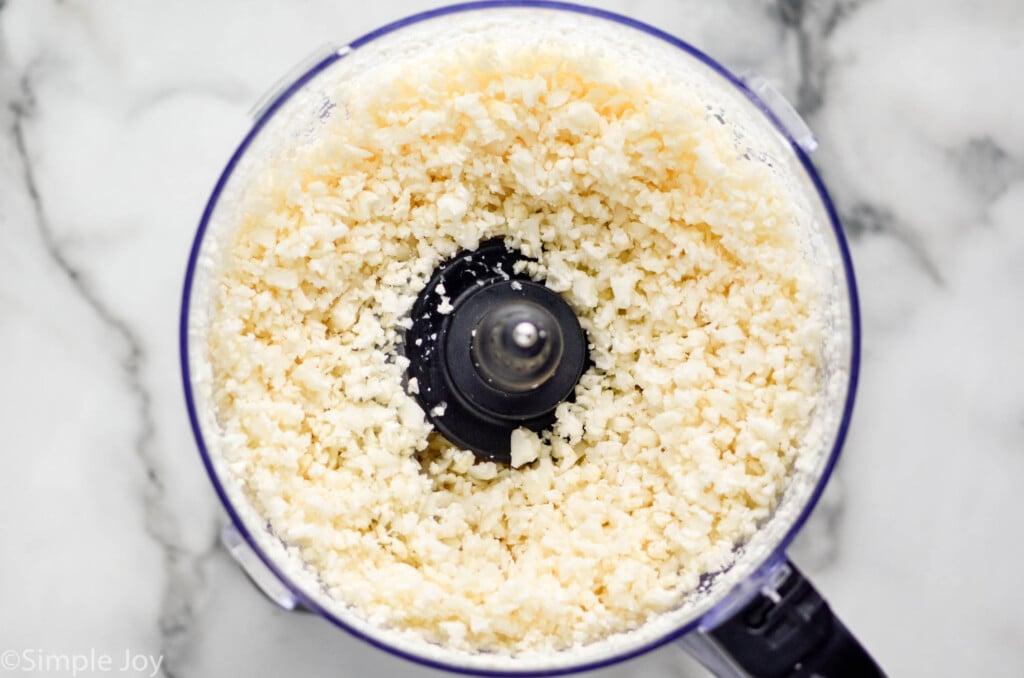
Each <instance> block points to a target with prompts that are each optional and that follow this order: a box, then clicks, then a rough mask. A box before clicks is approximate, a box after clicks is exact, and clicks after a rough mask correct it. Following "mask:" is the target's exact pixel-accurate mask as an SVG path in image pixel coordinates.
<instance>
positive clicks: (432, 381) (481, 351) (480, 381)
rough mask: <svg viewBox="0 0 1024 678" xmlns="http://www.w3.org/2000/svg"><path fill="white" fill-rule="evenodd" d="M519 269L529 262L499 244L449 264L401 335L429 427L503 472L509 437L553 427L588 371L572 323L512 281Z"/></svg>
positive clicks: (523, 280) (555, 300)
mask: <svg viewBox="0 0 1024 678" xmlns="http://www.w3.org/2000/svg"><path fill="white" fill-rule="evenodd" d="M521 261H529V259H527V258H526V257H525V256H523V255H522V254H521V253H520V252H518V251H516V250H510V249H508V248H507V247H506V246H505V243H504V242H503V241H501V240H492V241H487V242H485V243H483V244H481V245H480V247H479V248H478V249H476V250H474V251H467V252H462V253H460V254H458V255H456V256H455V257H453V258H452V259H450V260H448V261H447V262H445V263H444V264H443V265H442V266H440V267H439V268H438V269H437V270H436V271H435V272H434V275H433V277H432V278H431V279H430V282H429V283H427V286H426V287H425V288H424V289H423V291H422V292H421V293H420V295H419V297H418V298H417V300H416V303H415V305H414V306H413V311H412V321H413V325H412V328H410V329H409V330H408V332H406V336H405V350H406V357H407V358H408V359H409V367H408V369H407V376H408V378H409V382H410V388H409V390H410V392H411V393H413V394H414V395H415V397H416V399H417V401H418V402H419V404H420V406H421V407H422V408H423V411H424V412H425V413H426V415H427V417H428V418H429V419H430V421H431V423H432V424H433V425H434V426H435V427H436V428H437V430H438V431H440V432H441V434H442V435H444V437H445V438H447V439H448V440H450V441H451V442H452V443H454V444H456V445H458V446H459V447H462V448H464V449H468V450H472V451H473V452H474V453H476V455H477V456H479V457H482V458H485V459H489V460H494V461H501V462H505V463H509V462H510V460H511V454H510V451H509V444H510V439H511V435H512V431H514V430H515V429H516V428H519V427H520V426H523V427H526V428H529V429H531V430H534V431H542V430H544V429H546V428H549V427H550V426H551V424H552V423H554V418H555V415H554V411H555V407H557V406H558V403H560V402H562V401H563V400H566V399H567V398H569V397H571V396H572V393H573V390H574V389H575V387H576V384H577V382H578V381H579V379H580V376H581V375H582V374H583V371H584V369H585V368H586V366H587V362H588V357H587V338H586V334H585V333H584V331H583V329H582V328H581V327H580V324H579V320H578V319H577V318H576V314H575V313H574V312H573V310H572V308H571V307H570V306H569V305H568V304H567V303H566V302H565V300H564V299H562V297H561V296H559V295H558V293H556V292H554V291H552V290H550V289H548V288H547V287H545V286H544V285H541V284H538V283H536V282H533V281H532V280H530V279H529V277H528V276H526V274H525V273H522V272H520V273H516V272H515V268H516V263H517V262H521ZM445 302H447V304H446V303H445ZM448 304H450V306H451V308H450V310H449V309H448V308H447V305H448ZM441 309H445V310H448V312H447V313H444V312H442V310H441ZM413 379H415V386H412V384H413V381H412V380H413Z"/></svg>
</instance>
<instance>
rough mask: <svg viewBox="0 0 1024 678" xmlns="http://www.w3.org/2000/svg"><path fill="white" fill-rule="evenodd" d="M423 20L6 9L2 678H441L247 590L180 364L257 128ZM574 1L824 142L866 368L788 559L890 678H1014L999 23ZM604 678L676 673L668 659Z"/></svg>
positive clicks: (260, 8)
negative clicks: (753, 94)
mask: <svg viewBox="0 0 1024 678" xmlns="http://www.w3.org/2000/svg"><path fill="white" fill-rule="evenodd" d="M434 4H436V3H430V2H419V1H417V2H397V1H395V0H377V1H376V2H366V3H363V2H360V3H355V2H343V1H340V0H303V1H301V2H283V1H280V2H277V1H272V0H259V1H257V2H242V0H238V1H228V0H224V1H218V2H202V1H201V0H188V1H178V2H163V1H156V0H140V1H129V0H109V1H95V2H86V1H85V0H64V1H61V0H6V2H4V0H0V233H2V235H3V245H2V246H0V355H2V356H3V363H2V364H3V377H2V379H0V405H2V408H0V413H2V414H0V421H2V422H3V448H4V452H3V454H2V455H0V506H2V508H3V510H2V511H0V535H2V537H3V542H4V546H3V556H2V557H0V600H2V601H3V604H2V605H0V610H2V611H0V651H4V652H6V651H9V650H12V649H13V650H15V651H17V652H19V653H20V655H21V656H20V659H19V661H21V662H22V664H21V666H20V667H12V666H9V665H7V664H5V665H4V667H3V668H0V674H3V675H7V674H10V675H16V674H17V673H19V672H20V673H25V674H32V671H30V670H29V668H31V667H29V663H30V662H29V660H32V662H31V663H34V664H35V665H36V666H35V668H36V669H40V670H37V671H36V672H35V675H71V672H70V671H64V670H63V669H62V668H61V667H60V666H58V665H56V664H51V665H50V666H46V665H44V664H43V662H42V660H43V659H44V658H45V657H47V656H54V655H61V654H72V653H88V652H90V651H93V652H101V653H109V654H110V655H111V656H112V657H113V662H114V667H113V668H117V666H118V665H120V664H121V663H123V661H124V660H125V654H126V653H128V655H129V656H128V657H127V658H128V659H129V660H132V659H136V658H137V659H140V660H141V659H142V658H143V657H145V658H148V659H150V660H158V661H159V667H158V668H157V670H155V671H151V669H149V668H142V666H143V665H142V664H137V665H136V666H135V667H134V668H132V669H131V670H132V671H135V674H136V675H151V674H152V673H157V674H162V675H166V676H175V677H183V678H201V677H204V676H210V677H214V676H224V675H254V676H283V675H296V676H299V675H301V676H311V677H316V676H325V677H326V676H363V675H388V676H421V675H427V674H431V673H432V674H438V672H436V671H430V670H427V669H423V668H420V667H418V666H415V665H413V664H409V663H406V662H404V661H402V660H399V659H395V658H393V657H391V656H389V655H387V654H384V653H383V652H381V651H379V650H376V649H373V648H371V647H369V646H367V645H365V644H363V643H361V642H359V641H357V640H355V639H353V638H350V637H349V636H348V635H346V634H345V633H343V632H341V631H339V630H337V629H336V628H334V627H332V626H331V625H330V624H328V623H327V622H325V621H323V620H320V619H318V618H316V617H313V616H312V615H300V614H289V613H285V612H283V611H281V610H278V609H277V608H275V607H274V606H273V605H272V604H271V603H269V602H268V601H267V600H266V599H265V598H263V597H262V596H261V595H260V594H259V593H258V592H257V591H256V590H255V589H254V588H253V587H252V586H251V585H250V583H249V582H248V581H247V580H246V578H245V577H244V576H243V574H242V573H241V572H240V571H239V570H238V568H237V567H236V566H235V564H234V563H233V561H231V560H230V558H229V557H228V556H227V555H226V553H225V551H224V550H223V549H222V548H221V547H220V546H219V544H218V541H217V533H218V530H219V527H220V526H221V524H222V523H223V520H224V514H223V511H222V509H221V507H220V506H219V504H218V503H217V500H216V498H215V496H214V493H213V491H212V489H211V487H210V485H209V482H208V480H207V478H206V476H205V474H204V472H203V469H202V467H201V464H200V462H199V457H198V454H197V453H196V449H195V445H194V442H193V440H192V434H191V431H190V429H189V426H188V421H187V417H186V414H185V408H184V404H183V398H182V392H181V385H180V379H179V372H178V351H177V321H178V305H179V296H180V289H181V283H182V277H183V273H184V267H185V261H186V257H187V252H188V248H189V247H190V244H191V240H192V236H193V232H194V229H195V225H196V223H197V221H198V217H199V214H200V212H201V209H202V207H203V205H204V202H205V200H206V198H207V196H208V194H209V192H210V189H211V187H212V185H213V183H214V181H215V179H216V177H217V175H218V174H219V172H220V171H221V168H222V167H223V165H224V163H225V161H226V159H227V157H228V155H229V154H230V153H231V151H232V150H233V148H234V146H235V145H236V144H237V143H238V141H239V140H240V138H241V136H242V134H243V133H244V131H245V130H246V128H247V126H248V124H249V118H248V117H247V112H248V110H249V109H250V107H251V105H252V104H253V102H254V101H255V100H256V99H257V98H258V97H259V95H260V94H261V93H262V92H263V91H264V90H265V89H266V88H267V87H268V86H269V85H270V84H271V83H273V82H274V80H275V79H276V78H278V77H279V76H280V75H281V74H283V73H285V72H286V71H287V70H288V69H289V68H290V66H291V65H292V64H294V63H295V62H297V61H299V60H301V59H302V57H304V56H305V55H306V54H307V53H309V52H310V51H311V50H312V49H314V48H315V47H316V46H318V45H320V44H322V43H324V42H327V41H340V42H344V41H346V40H350V39H352V38H354V37H356V36H358V35H360V34H362V33H364V32H366V31H368V30H370V29H372V28H374V27H376V26H378V25H381V24H383V23H385V22H388V21H390V20H393V19H396V18H399V17H401V16H403V15H405V14H409V13H412V12H414V11H418V10H421V9H425V8H427V7H430V6H433V5H434ZM597 4H598V6H600V7H603V8H606V9H611V10H615V11H619V12H623V13H625V14H628V15H631V16H633V17H635V18H638V19H640V20H643V21H646V22H649V23H652V24H655V25H657V26H659V27H661V28H663V29H665V30H667V31H669V32H671V33H674V34H676V35H678V36H680V37H682V38H684V39H687V40H689V41H691V42H692V43H694V44H696V45H697V46H699V47H701V48H703V49H705V50H706V51H708V52H709V53H711V54H712V55H714V56H716V57H717V58H719V59H720V60H721V61H723V62H724V63H725V64H726V65H728V66H729V67H731V68H733V69H734V70H744V69H747V68H753V69H756V70H757V71H759V72H761V73H762V74H764V75H766V76H768V77H769V78H770V79H771V80H772V81H773V82H775V83H776V84H777V85H778V86H779V88H780V90H781V91H782V92H783V93H785V94H786V95H787V96H788V97H789V98H790V99H791V100H792V101H793V102H795V103H796V105H797V107H798V108H799V110H800V111H801V112H802V113H803V114H804V116H805V117H806V119H807V121H808V122H809V124H810V125H811V127H812V128H813V129H814V130H815V132H816V133H817V135H818V138H819V141H820V144H821V146H820V149H819V150H818V152H817V153H816V154H815V156H814V159H815V162H816V163H817V164H818V166H819V167H820V169H821V171H822V173H823V175H824V178H825V181H826V182H827V184H828V185H829V187H830V189H831V190H832V192H833V195H834V197H835V198H836V200H837V203H838V208H839V211H840V213H841V216H842V219H843V222H844V224H845V227H846V229H847V232H848V234H849V236H850V239H851V246H852V250H853V257H854V261H855V266H856V269H857V273H858V277H859V283H860V292H861V297H862V305H863V314H864V321H865V322H864V363H863V371H862V375H861V389H860V392H859V397H858V403H857V409H856V413H855V416H854V420H853V425H852V431H851V434H850V437H849V441H848V444H847V445H846V448H845V452H844V456H843V459H842V461H841V464H840V467H839V471H838V475H837V476H836V477H835V478H834V480H833V482H832V483H831V485H830V487H829V490H828V491H827V493H826V495H825V498H824V500H823V502H822V503H821V504H820V506H819V508H818V509H817V510H816V512H815V514H814V516H813V518H812V520H811V522H810V523H809V524H808V526H807V528H806V529H805V531H804V532H803V533H802V535H801V537H800V540H799V542H798V543H797V545H796V546H795V548H794V549H793V550H792V553H791V555H792V557H793V559H794V560H795V561H796V562H797V564H799V565H801V566H802V567H803V568H804V569H805V570H806V571H807V572H808V573H809V574H811V575H813V576H814V577H815V580H816V583H817V584H818V586H819V588H820V589H821V590H822V592H823V593H824V594H825V595H826V596H827V597H828V599H829V600H830V601H831V603H832V605H833V607H834V608H835V609H836V610H837V611H838V612H839V613H840V614H841V615H842V616H843V618H844V620H845V621H846V622H847V623H848V625H849V626H850V627H851V628H853V629H854V630H855V631H856V633H857V634H858V635H859V636H860V638H861V639H862V640H863V642H864V643H865V644H866V645H867V646H868V647H869V648H870V649H871V650H872V652H873V653H874V654H875V656H876V657H877V658H878V660H879V661H880V663H881V664H882V665H883V666H884V667H885V668H886V669H887V670H888V671H889V672H890V673H891V674H892V675H897V676H965V675H984V676H1020V675H1024V586H1021V585H1020V583H1019V581H1018V574H1017V573H1018V572H1019V571H1020V569H1021V565H1020V563H1021V562H1022V560H1024V546H1022V545H1021V537H1022V535H1024V507H1022V504H1021V501H1020V497H1021V483H1022V481H1024V378H1022V377H1024V341H1022V339H1021V336H1022V330H1024V228H1021V215H1022V214H1024V124H1021V108H1022V107H1024V95H1022V93H1021V88H1020V87H1019V78H1020V72H1021V70H1024V4H1021V3H1020V2H1019V0H987V1H983V2H974V3H968V2H962V1H961V0H863V1H862V0H784V1H780V2H767V1H766V0H727V1H722V2H706V1H705V0H675V1H672V0H634V1H633V2H628V1H626V0H618V1H613V0H608V1H604V2H600V3H597ZM1015 82H1016V83H1017V84H1016V85H1015V84H1014V83H1015ZM33 653H34V654H33ZM5 656H6V655H5ZM130 663H131V661H129V664H130ZM147 666H149V665H147ZM90 670H91V671H92V672H93V673H94V674H96V675H100V674H102V673H103V670H102V668H98V667H96V666H92V667H91V668H90ZM62 671H63V672H62ZM599 673H600V675H602V676H682V675H701V670H700V669H698V668H695V667H694V665H693V663H692V662H689V661H687V660H686V659H685V658H684V656H683V652H682V650H681V649H679V648H678V647H675V646H667V647H665V648H663V649H660V650H658V651H655V652H652V653H650V654H648V655H646V656H644V657H642V658H640V659H637V660H634V661H631V662H628V663H625V664H621V665H618V666H615V667H612V668H610V669H606V670H604V671H601V672H599ZM78 675H90V674H89V673H88V672H79V673H78Z"/></svg>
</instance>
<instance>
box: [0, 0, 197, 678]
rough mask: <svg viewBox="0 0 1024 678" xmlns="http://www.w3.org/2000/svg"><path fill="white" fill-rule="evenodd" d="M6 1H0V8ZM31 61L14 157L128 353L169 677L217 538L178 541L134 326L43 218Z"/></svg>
mask: <svg viewBox="0 0 1024 678" xmlns="http://www.w3.org/2000/svg"><path fill="white" fill-rule="evenodd" d="M4 2H5V0H0V11H2V10H3V7H4V4H3V3H4ZM31 73H32V66H31V65H30V66H29V67H28V68H27V69H26V70H25V74H24V75H23V76H22V77H21V79H20V97H19V98H18V99H16V100H15V101H13V102H11V103H10V109H11V112H12V113H13V122H12V124H11V135H12V138H13V139H14V141H15V148H16V150H17V153H18V161H19V162H20V164H21V168H22V178H23V183H24V189H25V191H26V192H27V194H28V196H29V198H30V201H31V205H32V209H33V212H34V216H35V222H36V227H37V231H38V234H39V238H40V240H41V241H42V243H43V246H44V248H45V251H46V253H47V255H48V256H49V258H50V259H51V260H52V262H53V263H54V264H56V266H57V267H58V269H59V270H60V271H61V273H63V274H64V275H65V276H66V277H67V279H68V280H69V281H70V283H71V285H72V286H73V288H74V290H75V292H76V293H77V295H78V297H79V298H80V299H81V300H82V301H83V302H84V303H85V304H86V305H87V306H88V307H89V308H90V309H91V310H92V312H93V313H94V314H95V316H96V317H97V318H98V319H99V321H100V322H101V323H102V324H103V325H104V326H105V327H107V328H108V329H109V330H110V331H111V332H112V333H113V334H114V335H115V336H117V337H118V339H119V340H120V341H121V342H122V343H123V344H124V347H125V350H126V353H127V355H126V356H125V357H124V358H123V359H122V361H121V367H122V371H123V377H124V381H125V384H126V386H127V388H128V390H129V391H130V392H131V394H132V397H133V400H134V402H135V403H136V411H135V417H136V421H137V422H138V425H139V426H138V433H137V434H136V436H135V441H134V449H135V454H136V457H137V459H138V460H139V463H140V464H141V465H142V467H143V470H144V471H145V475H146V479H147V485H146V490H145V494H144V497H143V511H144V515H145V527H146V531H147V533H148V534H149V536H150V537H151V538H152V539H153V541H154V542H155V543H156V544H158V545H159V547H160V549H161V550H162V552H163V560H164V573H163V574H164V578H165V582H164V593H163V598H162V603H161V609H160V615H159V620H158V624H159V631H160V636H161V646H160V649H159V653H160V655H161V656H163V657H164V661H163V663H162V665H161V667H160V669H161V672H162V673H163V674H164V675H166V676H167V677H168V678H174V676H175V672H174V666H175V665H176V664H177V661H178V659H179V657H181V656H182V655H183V654H184V653H185V651H186V650H187V645H188V642H189V640H190V638H189V635H190V632H191V625H192V621H193V619H194V617H195V610H194V602H195V601H194V599H195V598H196V596H197V595H198V594H199V592H200V591H201V590H202V588H203V583H204V582H203V579H204V578H203V564H204V562H205V561H206V559H207V558H209V556H210V555H211V554H212V553H213V551H214V550H215V548H216V546H217V543H216V542H213V543H211V544H210V545H209V548H208V549H207V550H206V551H204V552H202V553H199V554H197V555H192V554H190V553H189V552H188V551H186V550H185V549H183V548H181V547H180V546H179V544H180V539H179V537H178V532H179V529H178V524H177V518H176V516H175V514H174V512H173V511H172V510H171V507H169V506H167V505H166V502H165V501H164V498H165V490H164V485H163V482H162V480H161V473H160V467H159V463H158V462H157V459H156V457H155V455H154V454H153V452H152V443H153V440H154V437H155V435H156V426H155V422H154V418H153V415H152V398H151V396H150V393H149V390H148V389H147V387H146V384H145V382H144V380H143V378H142V365H143V363H144V361H145V359H146V354H145V351H144V348H143V343H142V341H141V339H140V338H139V336H138V335H137V334H136V333H135V331H134V330H133V329H132V328H131V327H130V326H129V325H128V323H126V322H125V321H124V320H122V319H121V318H119V317H118V316H117V314H116V313H115V312H114V311H113V310H112V309H111V308H110V307H109V306H108V304H107V303H105V302H104V300H103V299H101V298H100V297H99V296H98V295H97V294H96V293H95V292H94V291H93V289H92V288H91V287H90V286H89V284H88V280H87V278H86V276H85V275H84V274H83V272H82V271H81V270H80V269H79V268H77V267H76V266H75V265H74V264H73V263H72V261H71V260H70V258H69V257H68V256H67V255H66V254H65V252H64V251H63V249H62V247H61V244H60V243H59V242H58V240H57V238H56V237H55V235H54V232H53V229H52V228H51V226H50V222H49V219H48V218H47V214H46V209H45V205H44V203H43V198H42V195H41V193H40V191H39V186H38V184H37V182H36V178H35V172H34V170H33V164H32V159H31V154H30V152H29V148H28V142H27V140H26V132H25V123H26V121H28V120H30V119H31V117H32V115H33V112H34V111H35V109H36V99H35V96H34V92H33V88H32V79H31Z"/></svg>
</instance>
